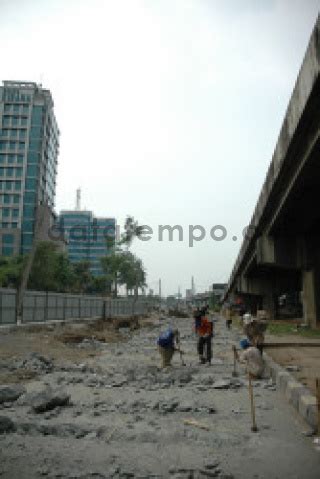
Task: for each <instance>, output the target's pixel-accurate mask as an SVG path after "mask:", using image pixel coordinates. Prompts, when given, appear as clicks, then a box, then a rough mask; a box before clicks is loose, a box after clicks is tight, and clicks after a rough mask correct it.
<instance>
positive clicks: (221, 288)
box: [212, 283, 227, 302]
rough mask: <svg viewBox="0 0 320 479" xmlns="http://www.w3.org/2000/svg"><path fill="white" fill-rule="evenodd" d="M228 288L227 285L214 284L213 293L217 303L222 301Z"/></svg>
mask: <svg viewBox="0 0 320 479" xmlns="http://www.w3.org/2000/svg"><path fill="white" fill-rule="evenodd" d="M226 287H227V283H214V284H213V285H212V292H213V295H214V297H215V299H216V301H217V302H220V301H221V300H222V298H223V295H224V292H225V290H226Z"/></svg>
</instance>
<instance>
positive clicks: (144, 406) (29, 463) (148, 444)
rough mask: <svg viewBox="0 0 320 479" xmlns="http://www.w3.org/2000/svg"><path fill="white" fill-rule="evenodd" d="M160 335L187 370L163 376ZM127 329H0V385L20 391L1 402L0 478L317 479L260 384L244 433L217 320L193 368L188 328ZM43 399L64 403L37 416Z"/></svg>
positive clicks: (290, 420) (297, 430) (289, 414)
mask: <svg viewBox="0 0 320 479" xmlns="http://www.w3.org/2000/svg"><path fill="white" fill-rule="evenodd" d="M168 325H172V326H174V327H178V328H179V330H180V332H181V339H182V349H183V350H184V351H185V353H186V354H185V355H184V361H185V363H186V364H185V365H184V364H182V361H181V359H180V356H179V354H176V355H175V356H174V358H173V365H172V367H171V368H167V369H165V370H162V369H160V367H159V365H160V358H159V354H158V350H157V346H156V339H157V336H158V334H159V331H160V330H163V329H165V328H166V327H167V326H168ZM115 326H116V327H115ZM117 326H124V327H120V328H119V329H118V327H117ZM128 326H129V325H128V324H126V323H123V324H121V325H119V324H118V325H114V326H111V325H110V324H109V323H104V322H102V321H98V322H96V323H94V324H91V325H90V324H89V323H88V324H82V325H81V324H76V325H64V326H62V325H60V326H50V327H49V329H48V328H47V327H32V328H31V329H30V328H19V329H16V330H14V331H11V332H8V331H0V383H1V384H2V385H4V384H11V385H12V386H13V385H16V384H17V383H18V384H23V385H24V387H25V388H26V392H25V393H24V394H22V395H21V396H20V397H19V399H17V400H16V401H7V402H2V404H0V428H1V421H2V424H4V423H5V420H4V419H3V418H7V420H11V424H12V425H13V426H14V427H12V430H11V431H8V432H7V433H5V434H0V477H1V478H4V479H24V478H25V479H33V478H35V479H36V478H41V477H48V478H63V479H88V478H92V479H93V478H95V479H106V478H115V479H118V478H119V479H120V478H130V477H132V478H136V479H137V478H140V479H143V478H144V479H147V478H172V479H187V478H189V479H192V478H194V479H196V478H207V477H218V478H220V479H223V478H224V479H228V478H229V479H231V478H233V477H234V478H239V479H263V478H265V479H267V478H268V479H283V478H284V477H288V478H289V477H290V479H291V478H292V479H302V478H303V479H317V478H318V477H319V470H320V451H319V450H318V449H317V446H316V445H314V443H313V438H311V437H308V436H307V435H305V433H306V432H307V433H308V426H307V425H306V424H305V423H304V422H303V421H302V420H301V418H300V417H299V416H298V415H297V414H296V412H295V410H294V409H293V408H291V406H290V405H288V403H287V402H286V400H285V398H284V397H283V396H282V395H281V393H280V392H279V391H277V389H276V388H275V386H274V385H273V384H272V383H271V382H270V380H269V378H267V377H266V378H264V379H262V380H259V381H255V382H254V399H255V405H256V418H257V425H258V432H256V433H254V432H252V431H251V414H250V401H249V393H248V381H247V376H246V374H245V371H244V370H243V369H242V368H238V373H239V375H238V377H233V374H232V372H233V358H232V349H231V346H232V344H237V343H238V341H239V337H240V336H241V335H240V332H239V330H237V329H236V328H234V329H232V330H231V331H228V330H227V329H226V327H225V321H224V320H223V319H222V318H219V317H217V322H216V335H215V337H214V339H213V354H214V357H213V361H212V365H211V366H208V365H200V364H199V363H198V358H197V352H196V338H195V336H194V333H193V329H192V326H193V321H192V319H191V318H186V319H172V318H159V317H158V316H157V315H154V316H153V317H152V318H149V319H145V320H143V319H141V320H140V324H139V325H137V324H135V325H134V326H135V328H137V329H131V328H130V327H128ZM35 353H36V354H35ZM48 388H49V389H48ZM48 390H49V391H51V392H52V391H53V392H54V393H56V395H58V396H59V394H62V396H63V395H64V396H66V395H69V396H70V401H69V404H67V405H65V406H63V405H60V406H57V407H55V408H52V407H51V408H48V410H45V411H44V410H41V411H39V410H38V411H36V409H35V402H34V401H35V398H36V397H37V396H38V394H39V393H40V394H41V393H42V394H43V393H44V392H45V391H48ZM0 397H1V388H0Z"/></svg>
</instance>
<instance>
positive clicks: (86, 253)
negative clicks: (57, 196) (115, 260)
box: [57, 209, 116, 276]
mask: <svg viewBox="0 0 320 479" xmlns="http://www.w3.org/2000/svg"><path fill="white" fill-rule="evenodd" d="M57 224H58V229H59V231H60V232H61V233H63V236H64V239H65V241H66V243H67V251H68V255H69V259H70V261H71V262H72V263H77V262H79V261H88V262H89V263H90V270H91V272H92V274H94V275H95V276H100V275H101V274H103V270H102V267H101V262H100V260H101V258H103V257H104V256H106V255H107V254H109V252H110V249H111V246H112V245H113V243H114V238H115V233H116V220H115V218H95V217H94V215H93V213H92V212H91V211H83V210H80V209H79V210H78V209H76V210H68V211H61V213H60V215H59V218H58V222H57Z"/></svg>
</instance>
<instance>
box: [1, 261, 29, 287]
mask: <svg viewBox="0 0 320 479" xmlns="http://www.w3.org/2000/svg"><path fill="white" fill-rule="evenodd" d="M24 263H25V257H23V256H10V257H6V256H1V257H0V286H2V287H5V288H10V287H11V288H16V287H17V285H18V283H19V281H20V279H21V274H22V270H23V266H24Z"/></svg>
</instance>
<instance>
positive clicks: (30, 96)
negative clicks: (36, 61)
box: [0, 81, 59, 256]
mask: <svg viewBox="0 0 320 479" xmlns="http://www.w3.org/2000/svg"><path fill="white" fill-rule="evenodd" d="M53 106H54V105H53V100H52V96H51V93H50V91H49V90H46V89H44V88H42V86H41V85H37V84H36V83H29V82H20V81H18V82H16V81H4V82H3V86H0V255H5V256H10V255H13V254H19V253H27V252H28V251H29V250H30V248H31V246H32V243H33V239H34V230H35V220H36V217H37V218H38V219H39V223H38V227H39V225H40V224H41V225H42V227H41V228H39V229H40V230H41V233H40V234H41V236H40V239H48V237H47V235H48V231H47V230H48V228H49V227H50V225H51V224H53V220H54V212H53V208H54V200H55V189H56V173H57V157H58V152H59V129H58V126H57V122H56V119H55V115H54V111H53Z"/></svg>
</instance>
